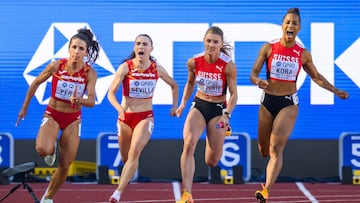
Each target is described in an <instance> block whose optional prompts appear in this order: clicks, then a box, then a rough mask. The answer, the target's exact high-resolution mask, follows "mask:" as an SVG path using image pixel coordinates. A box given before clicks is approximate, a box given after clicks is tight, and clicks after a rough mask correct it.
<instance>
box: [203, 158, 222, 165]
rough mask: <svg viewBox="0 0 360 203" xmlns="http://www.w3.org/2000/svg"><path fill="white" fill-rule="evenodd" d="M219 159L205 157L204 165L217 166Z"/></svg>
mask: <svg viewBox="0 0 360 203" xmlns="http://www.w3.org/2000/svg"><path fill="white" fill-rule="evenodd" d="M218 162H219V160H216V159H207V160H205V163H206V165H208V166H210V167H215V166H217V164H218Z"/></svg>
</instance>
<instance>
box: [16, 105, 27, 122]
mask: <svg viewBox="0 0 360 203" xmlns="http://www.w3.org/2000/svg"><path fill="white" fill-rule="evenodd" d="M25 115H26V110H24V109H21V110H20V111H19V113H18V117H17V119H16V123H15V126H18V125H19V123H20V120H24V119H25Z"/></svg>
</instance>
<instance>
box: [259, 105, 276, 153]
mask: <svg viewBox="0 0 360 203" xmlns="http://www.w3.org/2000/svg"><path fill="white" fill-rule="evenodd" d="M272 128H273V116H272V115H271V114H270V112H269V111H268V110H267V109H266V108H265V107H264V106H263V105H260V108H259V115H258V143H259V144H261V145H264V146H265V147H266V146H268V145H269V142H270V135H271V131H272Z"/></svg>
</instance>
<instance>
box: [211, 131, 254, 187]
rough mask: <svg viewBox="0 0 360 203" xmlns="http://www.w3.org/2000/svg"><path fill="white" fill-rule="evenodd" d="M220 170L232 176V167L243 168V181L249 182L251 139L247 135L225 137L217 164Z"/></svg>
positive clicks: (238, 134) (237, 134) (234, 134)
mask: <svg viewBox="0 0 360 203" xmlns="http://www.w3.org/2000/svg"><path fill="white" fill-rule="evenodd" d="M218 166H219V167H220V169H221V170H225V171H227V175H228V176H232V175H233V174H232V167H233V166H241V167H242V168H243V179H244V181H249V180H250V178H251V139H250V136H249V135H248V134H247V133H232V134H231V135H230V136H227V137H225V143H224V147H223V154H222V157H221V159H220V161H219V163H218Z"/></svg>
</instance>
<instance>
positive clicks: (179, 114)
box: [176, 104, 185, 118]
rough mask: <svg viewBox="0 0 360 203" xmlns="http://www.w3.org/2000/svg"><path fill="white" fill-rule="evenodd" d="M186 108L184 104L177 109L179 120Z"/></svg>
mask: <svg viewBox="0 0 360 203" xmlns="http://www.w3.org/2000/svg"><path fill="white" fill-rule="evenodd" d="M184 108H185V105H184V104H180V106H179V107H178V108H177V109H176V116H177V117H178V118H179V117H180V116H181V114H182V112H183V110H184Z"/></svg>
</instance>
